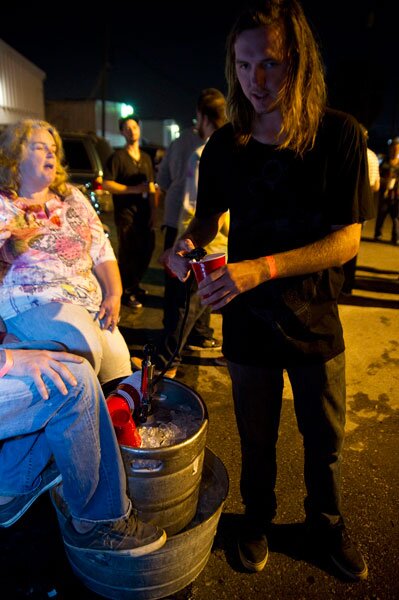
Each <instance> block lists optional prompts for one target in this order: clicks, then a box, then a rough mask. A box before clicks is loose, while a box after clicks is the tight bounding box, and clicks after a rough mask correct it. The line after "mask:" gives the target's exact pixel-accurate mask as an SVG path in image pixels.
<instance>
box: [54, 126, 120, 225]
mask: <svg viewBox="0 0 399 600" xmlns="http://www.w3.org/2000/svg"><path fill="white" fill-rule="evenodd" d="M60 135H61V139H62V144H63V146H64V153H65V163H66V165H67V167H68V172H69V174H70V177H71V181H72V183H74V184H75V185H77V186H78V187H80V188H81V189H82V190H83V191H84V192H85V193H86V195H87V196H88V197H89V198H90V200H91V202H92V203H93V205H94V206H95V208H96V210H97V212H98V214H101V212H108V211H110V210H112V195H111V194H110V193H109V192H107V191H105V190H103V189H102V182H103V170H104V165H105V162H106V160H107V158H108V156H109V155H110V154H111V153H112V148H111V146H110V144H109V143H108V142H107V140H106V139H104V138H101V137H98V136H96V135H95V134H94V133H93V134H92V133H81V132H61V134H60ZM96 204H98V206H96Z"/></svg>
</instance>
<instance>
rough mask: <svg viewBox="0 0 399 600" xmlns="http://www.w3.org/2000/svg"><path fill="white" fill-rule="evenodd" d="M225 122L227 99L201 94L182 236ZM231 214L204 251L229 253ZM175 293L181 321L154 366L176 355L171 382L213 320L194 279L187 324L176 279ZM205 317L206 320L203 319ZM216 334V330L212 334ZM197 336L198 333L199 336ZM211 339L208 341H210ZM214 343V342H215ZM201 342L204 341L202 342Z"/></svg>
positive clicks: (212, 92)
mask: <svg viewBox="0 0 399 600" xmlns="http://www.w3.org/2000/svg"><path fill="white" fill-rule="evenodd" d="M225 122H226V98H225V97H224V95H223V94H222V92H220V91H219V90H217V89H215V88H206V89H204V90H202V92H201V93H200V95H199V97H198V100H197V128H198V134H199V136H200V138H201V139H202V140H203V141H204V142H205V143H204V144H203V145H202V146H200V147H199V148H197V149H196V150H194V152H193V153H192V155H191V157H190V159H189V161H188V165H187V167H188V169H187V176H186V184H185V194H184V202H183V206H182V207H181V209H180V215H179V218H178V223H177V224H178V227H179V231H180V233H181V232H182V231H183V230H185V229H186V226H187V224H188V223H189V222H190V221H191V219H192V218H193V216H194V213H195V206H196V203H197V189H198V167H199V162H200V158H201V154H202V151H203V149H204V148H205V144H206V142H207V141H208V139H209V138H210V136H211V135H212V134H213V132H214V131H216V130H217V129H219V127H222V125H224V124H225ZM228 224H229V219H228V214H226V216H225V219H224V220H223V222H221V223H220V231H219V233H218V234H217V236H216V238H215V239H214V240H213V241H212V243H211V244H210V245H209V246H207V247H206V248H205V250H206V251H207V252H208V253H215V252H223V253H227V232H228ZM171 251H172V248H168V249H167V250H165V252H164V254H163V255H162V256H161V257H160V262H161V263H162V264H164V263H165V262H167V257H168V254H169V253H170V252H171ZM174 282H175V284H176V289H178V290H179V295H178V296H177V295H176V296H175V299H174V304H175V310H176V312H177V315H178V320H177V323H176V326H175V328H174V330H171V329H168V330H166V329H165V330H164V332H163V338H162V341H161V343H160V345H159V347H158V351H157V354H156V356H155V357H153V360H154V362H155V368H156V370H157V371H162V370H163V369H164V368H165V367H166V365H167V364H168V363H169V361H170V360H171V358H172V356H173V355H175V357H174V361H173V364H172V365H170V368H169V369H168V371H166V373H165V375H166V376H167V377H169V378H172V379H173V378H174V377H175V376H176V371H177V366H178V365H179V364H180V361H181V356H180V352H181V350H182V349H183V347H184V345H185V343H186V341H187V339H188V338H189V337H190V335H192V331H193V330H194V329H195V327H196V324H197V322H198V320H199V319H202V322H203V323H206V324H207V326H208V327H209V321H210V317H211V310H210V308H209V307H205V306H202V304H201V302H200V299H199V297H198V295H197V293H196V292H197V285H196V282H195V278H194V277H193V278H192V281H191V282H190V284H191V288H190V297H189V303H190V308H189V312H188V315H187V318H186V320H185V317H184V315H185V312H186V301H187V298H186V289H185V284H184V283H182V282H181V281H179V280H178V279H177V278H174ZM204 313H205V317H204V318H203V316H204ZM184 323H185V327H184V331H181V329H182V326H183V324H184ZM211 331H212V333H213V330H211ZM196 333H197V332H196ZM180 336H181V345H180V346H179V339H180ZM208 339H209V338H208ZM212 339H213V338H212ZM199 341H201V340H199ZM132 364H133V367H134V368H136V369H141V366H142V359H141V358H139V357H136V356H133V357H132Z"/></svg>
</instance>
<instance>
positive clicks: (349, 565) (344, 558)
mask: <svg viewBox="0 0 399 600" xmlns="http://www.w3.org/2000/svg"><path fill="white" fill-rule="evenodd" d="M309 532H310V535H311V540H312V542H313V543H314V544H315V546H316V548H317V551H320V550H321V551H322V552H324V553H325V555H326V556H327V557H328V558H329V560H330V561H331V562H332V564H333V565H334V566H335V567H336V569H337V570H338V571H339V572H340V573H341V574H342V575H344V576H345V577H346V578H347V579H351V580H352V581H358V580H360V579H366V578H367V574H368V568H367V564H366V562H365V560H364V558H363V556H362V555H361V554H360V552H359V550H358V549H357V548H356V546H355V544H354V543H353V542H352V540H351V539H350V537H349V534H348V532H347V530H346V527H345V524H344V523H343V521H342V520H341V521H339V522H338V523H337V524H336V525H331V526H330V527H328V526H321V527H315V526H311V525H310V529H309Z"/></svg>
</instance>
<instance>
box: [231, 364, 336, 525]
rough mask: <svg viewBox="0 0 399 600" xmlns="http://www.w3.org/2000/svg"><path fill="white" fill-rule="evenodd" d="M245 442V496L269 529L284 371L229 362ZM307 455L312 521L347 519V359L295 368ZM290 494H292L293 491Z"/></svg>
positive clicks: (247, 505) (292, 371)
mask: <svg viewBox="0 0 399 600" xmlns="http://www.w3.org/2000/svg"><path fill="white" fill-rule="evenodd" d="M228 368H229V372H230V377H231V380H232V384H233V398H234V405H235V412H236V419H237V425H238V430H239V433H240V438H241V452H242V472H241V495H242V498H243V502H244V505H245V509H246V514H247V515H248V516H249V517H251V518H255V519H257V520H258V521H259V522H260V523H262V524H264V525H267V523H268V522H270V521H271V520H272V519H273V517H274V516H275V514H276V507H277V505H276V496H275V492H274V488H275V484H276V475H277V464H276V443H277V438H278V429H279V423H280V411H281V402H282V395H283V369H280V368H270V367H251V366H244V365H238V364H235V363H232V362H230V361H228ZM287 372H288V376H289V379H290V382H291V385H292V389H293V394H294V407H295V414H296V418H297V423H298V427H299V431H300V432H301V434H302V436H303V444H304V453H305V484H306V489H307V498H306V500H305V511H306V517H307V520H308V521H309V522H310V523H313V524H315V525H319V524H320V525H325V524H330V523H331V524H335V523H336V522H337V521H338V520H339V518H340V515H341V512H340V511H341V507H340V504H341V503H340V463H341V451H342V445H343V439H344V428H345V355H344V353H342V354H340V355H338V356H337V357H335V358H333V359H332V360H330V361H328V362H327V363H325V364H320V365H311V366H300V367H289V368H287ZM287 493H290V490H287Z"/></svg>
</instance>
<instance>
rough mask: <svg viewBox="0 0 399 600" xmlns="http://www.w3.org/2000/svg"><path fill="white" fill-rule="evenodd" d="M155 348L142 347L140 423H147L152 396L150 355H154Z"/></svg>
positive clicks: (152, 367) (150, 345) (149, 346)
mask: <svg viewBox="0 0 399 600" xmlns="http://www.w3.org/2000/svg"><path fill="white" fill-rule="evenodd" d="M154 351H155V348H154V346H153V345H152V344H146V345H145V346H144V349H143V352H144V360H143V363H142V366H141V388H140V391H141V394H142V397H141V401H140V408H139V415H138V416H139V420H140V422H141V423H145V422H146V421H147V418H148V415H149V414H150V412H151V399H152V394H153V386H152V380H153V376H154V365H153V364H152V362H151V355H152V354H154Z"/></svg>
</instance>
